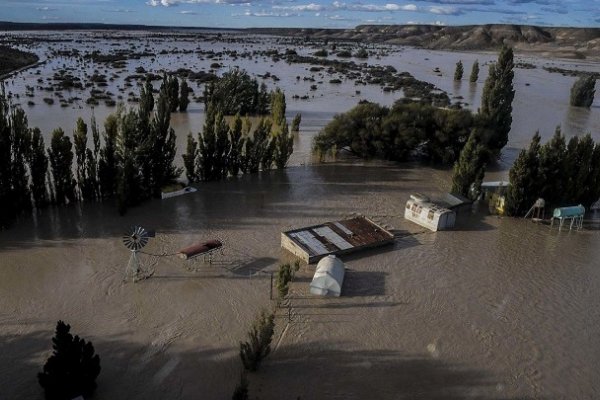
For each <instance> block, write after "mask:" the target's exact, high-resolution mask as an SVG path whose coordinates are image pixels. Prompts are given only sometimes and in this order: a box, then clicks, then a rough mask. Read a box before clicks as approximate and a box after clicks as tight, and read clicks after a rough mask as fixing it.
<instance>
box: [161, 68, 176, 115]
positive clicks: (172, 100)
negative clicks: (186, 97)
mask: <svg viewBox="0 0 600 400" xmlns="http://www.w3.org/2000/svg"><path fill="white" fill-rule="evenodd" d="M164 79H165V80H166V82H167V84H168V101H169V107H170V111H171V112H175V111H177V107H179V80H178V79H177V77H176V76H174V75H173V76H170V77H168V78H167V77H166V76H165V78H164Z"/></svg>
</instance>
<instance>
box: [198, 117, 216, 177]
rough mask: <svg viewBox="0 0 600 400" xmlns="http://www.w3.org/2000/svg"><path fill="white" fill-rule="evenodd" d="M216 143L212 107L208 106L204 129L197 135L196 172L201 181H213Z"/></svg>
mask: <svg viewBox="0 0 600 400" xmlns="http://www.w3.org/2000/svg"><path fill="white" fill-rule="evenodd" d="M216 142H217V138H216V135H215V113H214V107H212V106H209V107H208V109H207V110H206V117H205V121H204V127H203V129H202V132H201V133H199V134H198V170H199V172H200V177H201V178H202V180H203V181H210V180H213V179H214V176H215V173H214V170H213V168H214V164H215V160H214V154H215V152H216Z"/></svg>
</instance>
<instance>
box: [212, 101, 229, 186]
mask: <svg viewBox="0 0 600 400" xmlns="http://www.w3.org/2000/svg"><path fill="white" fill-rule="evenodd" d="M215 136H216V142H215V154H214V156H213V158H214V162H215V165H214V167H213V171H214V173H215V176H214V179H215V180H221V179H224V178H227V172H228V171H229V167H228V162H229V152H230V150H231V144H230V142H229V126H228V125H227V122H226V121H225V116H224V115H223V113H218V114H217V117H216V120H215Z"/></svg>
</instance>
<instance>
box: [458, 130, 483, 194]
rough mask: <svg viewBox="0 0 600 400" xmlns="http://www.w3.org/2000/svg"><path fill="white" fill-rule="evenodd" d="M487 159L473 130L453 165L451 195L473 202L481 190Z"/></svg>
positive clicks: (479, 138) (477, 134)
mask: <svg viewBox="0 0 600 400" xmlns="http://www.w3.org/2000/svg"><path fill="white" fill-rule="evenodd" d="M487 158H488V152H487V149H486V147H485V146H484V145H483V144H482V143H481V137H480V133H479V132H478V131H477V130H473V131H472V132H471V134H470V135H469V139H468V140H467V143H466V144H465V147H464V148H463V149H462V151H461V152H460V156H459V158H458V161H457V162H456V163H455V164H454V169H453V174H452V193H458V194H460V195H462V196H465V197H468V198H470V199H473V200H475V199H476V198H477V196H478V195H479V192H480V190H481V183H482V182H483V177H484V175H485V166H486V160H487ZM471 187H473V191H471Z"/></svg>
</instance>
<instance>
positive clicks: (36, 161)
mask: <svg viewBox="0 0 600 400" xmlns="http://www.w3.org/2000/svg"><path fill="white" fill-rule="evenodd" d="M30 143H31V149H30V151H29V155H28V158H27V162H28V164H29V171H30V174H31V184H30V188H31V193H32V195H33V202H34V204H35V207H36V208H38V209H40V208H43V207H45V206H46V205H47V204H48V188H47V185H46V175H47V173H48V156H47V155H46V146H45V145H44V137H43V136H42V133H41V132H40V130H39V129H38V128H34V129H32V130H31V139H30Z"/></svg>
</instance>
